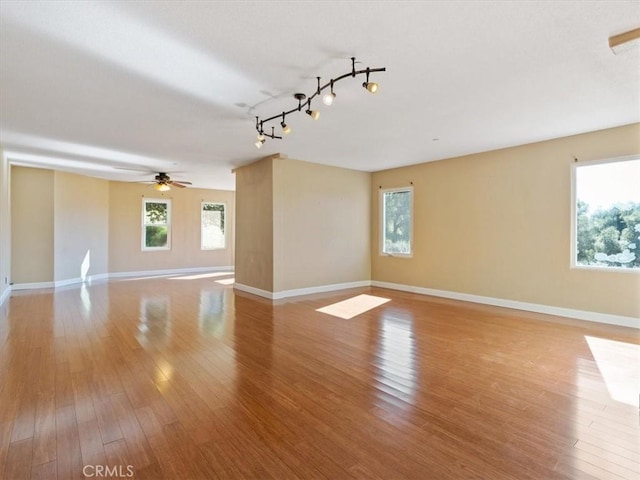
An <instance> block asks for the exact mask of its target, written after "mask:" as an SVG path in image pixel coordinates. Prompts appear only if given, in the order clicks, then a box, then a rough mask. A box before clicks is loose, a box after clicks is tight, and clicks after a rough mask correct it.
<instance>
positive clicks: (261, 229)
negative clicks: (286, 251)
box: [235, 158, 273, 292]
mask: <svg viewBox="0 0 640 480" xmlns="http://www.w3.org/2000/svg"><path fill="white" fill-rule="evenodd" d="M235 174H236V269H235V274H236V283H239V284H242V285H246V286H249V287H253V288H257V289H260V290H264V291H267V292H272V291H273V159H272V158H265V159H263V160H261V161H259V162H256V163H253V164H251V165H247V166H245V167H242V168H239V169H237V170H236V171H235Z"/></svg>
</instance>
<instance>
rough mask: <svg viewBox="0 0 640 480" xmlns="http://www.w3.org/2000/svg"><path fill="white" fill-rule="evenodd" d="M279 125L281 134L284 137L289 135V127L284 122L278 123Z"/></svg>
mask: <svg viewBox="0 0 640 480" xmlns="http://www.w3.org/2000/svg"><path fill="white" fill-rule="evenodd" d="M280 125H282V133H284V134H285V135H289V134H290V133H291V127H290V126H289V125H287V124H286V123H284V122H280Z"/></svg>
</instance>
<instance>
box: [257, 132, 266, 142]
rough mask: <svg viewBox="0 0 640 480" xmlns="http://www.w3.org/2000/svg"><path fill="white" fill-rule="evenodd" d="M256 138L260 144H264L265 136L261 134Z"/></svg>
mask: <svg viewBox="0 0 640 480" xmlns="http://www.w3.org/2000/svg"><path fill="white" fill-rule="evenodd" d="M256 138H257V139H258V141H259V142H264V135H263V134H262V133H259V134H258V136H257V137H256Z"/></svg>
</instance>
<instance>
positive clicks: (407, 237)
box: [380, 187, 413, 256]
mask: <svg viewBox="0 0 640 480" xmlns="http://www.w3.org/2000/svg"><path fill="white" fill-rule="evenodd" d="M380 203H381V205H380V211H381V213H382V215H381V219H380V222H381V223H380V225H381V229H380V230H381V234H382V236H381V239H380V253H381V254H382V255H404V256H410V255H411V254H412V253H413V250H412V240H413V238H412V224H413V218H412V217H413V188H412V187H405V188H394V189H386V190H381V191H380Z"/></svg>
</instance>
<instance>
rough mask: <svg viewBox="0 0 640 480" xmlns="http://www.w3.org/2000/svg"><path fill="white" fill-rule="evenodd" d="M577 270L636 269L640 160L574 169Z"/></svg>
mask: <svg viewBox="0 0 640 480" xmlns="http://www.w3.org/2000/svg"><path fill="white" fill-rule="evenodd" d="M575 212H576V216H575V219H574V221H575V241H574V245H575V249H576V252H575V256H574V261H575V264H576V265H577V266H588V267H608V268H621V269H627V270H636V271H637V270H639V269H640V158H633V159H627V160H623V161H608V162H604V163H603V162H600V163H593V162H591V163H587V164H584V165H580V164H577V166H576V167H575Z"/></svg>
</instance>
